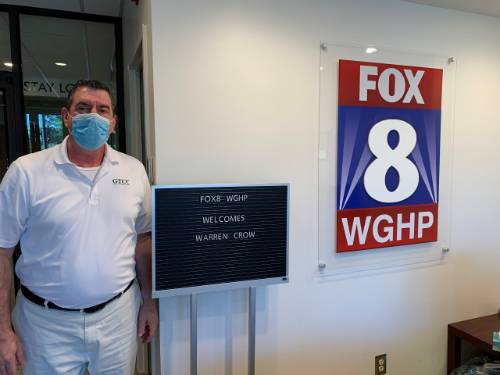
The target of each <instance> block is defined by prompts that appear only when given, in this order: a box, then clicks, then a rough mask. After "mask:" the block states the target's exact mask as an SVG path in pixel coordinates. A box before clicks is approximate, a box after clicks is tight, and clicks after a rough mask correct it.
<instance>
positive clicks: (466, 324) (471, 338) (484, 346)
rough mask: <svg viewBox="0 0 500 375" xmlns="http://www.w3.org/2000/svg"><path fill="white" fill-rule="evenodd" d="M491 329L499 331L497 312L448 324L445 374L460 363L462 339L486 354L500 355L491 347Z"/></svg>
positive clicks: (499, 318)
mask: <svg viewBox="0 0 500 375" xmlns="http://www.w3.org/2000/svg"><path fill="white" fill-rule="evenodd" d="M493 331H500V315H499V314H494V315H487V316H482V317H480V318H475V319H469V320H464V321H461V322H457V323H451V324H448V368H447V374H450V373H451V372H452V371H453V370H454V369H456V368H457V367H459V366H460V365H461V361H460V360H461V358H460V357H461V350H462V340H467V341H468V342H469V343H471V344H472V345H474V346H475V347H476V348H478V349H480V350H481V351H483V352H485V353H487V354H491V355H492V356H495V357H500V352H497V351H494V350H493V349H492V344H493Z"/></svg>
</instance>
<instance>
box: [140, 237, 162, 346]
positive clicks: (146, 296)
mask: <svg viewBox="0 0 500 375" xmlns="http://www.w3.org/2000/svg"><path fill="white" fill-rule="evenodd" d="M135 271H136V274H137V279H138V280H139V285H140V287H141V294H142V301H143V302H142V306H141V309H140V310H139V318H138V325H137V335H138V336H139V337H140V338H141V339H142V342H145V343H146V342H150V341H151V339H152V338H153V336H154V335H155V333H156V329H157V328H158V307H157V304H156V300H154V299H153V298H152V287H151V282H152V277H151V233H145V234H140V235H139V236H138V237H137V245H136V247H135Z"/></svg>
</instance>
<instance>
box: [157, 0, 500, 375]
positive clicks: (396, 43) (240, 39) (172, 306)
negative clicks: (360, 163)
mask: <svg viewBox="0 0 500 375" xmlns="http://www.w3.org/2000/svg"><path fill="white" fill-rule="evenodd" d="M152 26H153V29H152V38H153V51H154V60H153V65H154V77H153V79H154V96H155V103H156V105H155V119H156V122H155V128H156V130H155V131H156V137H155V139H156V143H157V145H158V147H157V150H156V157H157V169H156V173H157V181H158V183H160V184H168V183H216V182H217V183H230V182H235V183H259V182H271V181H276V182H290V183H291V225H290V230H291V233H290V279H291V281H290V283H289V284H288V285H282V286H271V287H268V288H261V289H259V290H258V297H257V298H258V301H257V303H258V305H257V308H258V316H257V371H256V372H257V374H259V375H303V374H314V375H330V374H349V375H358V374H359V375H365V374H372V373H373V366H374V356H375V355H376V354H380V353H387V354H388V374H392V375H433V374H444V373H445V366H446V325H447V323H449V322H452V321H456V320H459V319H465V318H469V317H473V316H478V315H484V314H488V313H495V312H496V311H497V309H498V306H499V302H500V277H499V276H498V274H499V273H498V271H497V268H498V264H500V252H498V251H497V250H498V246H497V243H499V242H500V241H499V239H500V238H499V237H500V230H499V228H498V221H497V220H496V215H497V213H498V212H499V209H500V207H499V206H500V200H499V199H497V190H498V189H497V186H499V183H500V169H499V168H498V167H497V165H498V160H500V147H499V146H500V145H499V143H500V127H499V126H498V123H499V120H500V114H499V112H498V102H500V92H499V89H498V87H499V85H500V69H499V67H500V47H499V44H498V39H499V37H500V20H499V19H496V18H489V17H485V16H478V15H473V14H466V13H461V12H457V11H448V10H443V9H439V8H433V7H428V6H421V5H415V4H410V3H404V2H399V1H396V0H377V1H373V0H357V1H347V0H345V1H341V0H328V1H327V0H324V1H320V0H315V1H312V0H310V1H298V0H288V1H286V0H256V1H237V0H227V1H222V0H211V1H202V0H199V1H192V0H191V1H190V0H178V1H165V0H161V1H160V0H156V1H153V3H152ZM320 41H340V42H347V43H355V44H374V45H379V46H380V45H381V46H389V47H392V48H394V49H402V50H408V49H410V50H414V51H421V52H423V53H430V54H437V55H453V56H455V57H456V58H457V60H458V69H457V80H456V85H455V87H456V110H455V140H454V141H455V152H454V156H453V157H454V181H453V185H454V188H453V207H454V208H453V223H452V224H453V226H452V248H451V253H450V254H449V256H448V257H447V260H446V262H445V264H444V265H441V266H434V267H422V268H420V269H414V270H407V271H401V272H389V273H385V274H379V275H375V276H369V277H359V278H354V277H353V278H350V279H346V280H342V281H326V282H325V281H321V280H320V279H318V278H317V277H316V276H315V275H316V273H315V272H316V266H317V264H316V263H317V246H316V243H317V242H316V241H317V238H316V226H315V215H316V214H317V140H318V117H319V109H318V100H319V78H318V66H319V43H320ZM332 105H335V103H332ZM245 298H246V294H245V292H243V291H232V292H223V293H217V294H207V295H203V296H200V299H201V300H200V302H199V307H198V308H199V316H200V321H199V372H198V373H199V374H201V375H205V374H213V375H222V374H224V375H230V374H233V375H239V374H245V373H246V372H245V371H246V367H245V366H246V343H245V340H246V321H245V319H246V302H245V301H246V300H245ZM187 302H188V300H187V298H185V297H182V298H170V299H164V300H162V302H161V332H160V337H161V345H162V346H161V351H162V374H164V375H165V374H169V375H170V374H172V375H183V374H188V373H189V372H188V363H189V352H188V349H189V341H188V338H189V330H188V328H189V322H188V304H187Z"/></svg>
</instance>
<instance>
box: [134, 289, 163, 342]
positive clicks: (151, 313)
mask: <svg viewBox="0 0 500 375" xmlns="http://www.w3.org/2000/svg"><path fill="white" fill-rule="evenodd" d="M157 328H158V307H157V304H156V300H154V299H151V298H149V299H146V300H144V303H143V304H142V306H141V308H140V310H139V318H138V321H137V336H139V337H140V338H141V341H142V343H148V342H150V341H151V339H152V338H153V337H154V335H155V333H156V330H157Z"/></svg>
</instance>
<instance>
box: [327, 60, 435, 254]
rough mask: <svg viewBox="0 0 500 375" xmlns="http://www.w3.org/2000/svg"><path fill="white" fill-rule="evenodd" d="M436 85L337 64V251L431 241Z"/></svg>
mask: <svg viewBox="0 0 500 375" xmlns="http://www.w3.org/2000/svg"><path fill="white" fill-rule="evenodd" d="M442 78H443V71H442V70H441V69H434V68H426V67H416V66H403V65H393V64H381V63H372V62H363V61H352V60H340V61H339V91H338V144H337V207H336V208H337V220H336V226H337V230H336V233H337V246H336V248H337V252H348V251H356V250H364V249H375V248H381V247H389V246H398V245H407V244H414V243H421V242H433V241H437V233H438V230H437V226H438V198H439V197H438V194H439V156H440V155H439V152H440V132H441V90H442Z"/></svg>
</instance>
